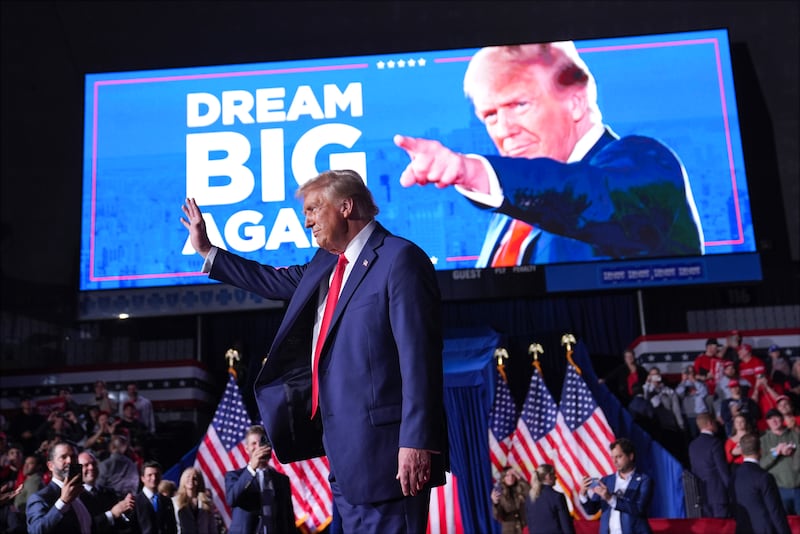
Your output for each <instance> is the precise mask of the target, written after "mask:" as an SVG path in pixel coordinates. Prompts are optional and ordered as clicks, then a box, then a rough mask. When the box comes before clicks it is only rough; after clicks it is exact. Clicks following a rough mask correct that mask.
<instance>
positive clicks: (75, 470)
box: [67, 462, 83, 484]
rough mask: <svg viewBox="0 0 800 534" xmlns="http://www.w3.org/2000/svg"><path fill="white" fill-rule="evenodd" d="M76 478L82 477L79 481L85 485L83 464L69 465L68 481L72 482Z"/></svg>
mask: <svg viewBox="0 0 800 534" xmlns="http://www.w3.org/2000/svg"><path fill="white" fill-rule="evenodd" d="M76 476H79V477H80V478H79V479H78V481H79V482H80V483H81V484H83V466H81V464H79V463H78V462H74V463H71V464H69V474H68V475H67V480H72V479H73V478H75V477H76Z"/></svg>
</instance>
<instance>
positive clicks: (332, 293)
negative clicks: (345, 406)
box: [311, 254, 347, 419]
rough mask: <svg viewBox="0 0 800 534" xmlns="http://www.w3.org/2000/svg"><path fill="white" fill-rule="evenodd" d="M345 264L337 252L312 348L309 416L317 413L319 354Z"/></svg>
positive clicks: (334, 307)
mask: <svg viewBox="0 0 800 534" xmlns="http://www.w3.org/2000/svg"><path fill="white" fill-rule="evenodd" d="M346 265H347V258H345V257H344V254H339V261H337V262H336V270H335V271H334V272H333V279H332V280H331V287H330V288H329V289H328V298H327V299H326V300H325V312H324V313H323V314H322V323H321V324H320V325H319V336H317V346H316V348H315V349H314V365H313V366H312V371H311V418H312V419H313V418H314V415H315V414H316V413H317V406H319V373H318V371H317V369H318V368H319V356H320V353H321V352H322V345H324V344H325V336H326V334H327V333H328V327H329V326H330V325H331V319H332V318H333V310H335V309H336V303H337V302H338V301H339V291H340V290H341V289H342V279H343V278H344V268H345V266H346Z"/></svg>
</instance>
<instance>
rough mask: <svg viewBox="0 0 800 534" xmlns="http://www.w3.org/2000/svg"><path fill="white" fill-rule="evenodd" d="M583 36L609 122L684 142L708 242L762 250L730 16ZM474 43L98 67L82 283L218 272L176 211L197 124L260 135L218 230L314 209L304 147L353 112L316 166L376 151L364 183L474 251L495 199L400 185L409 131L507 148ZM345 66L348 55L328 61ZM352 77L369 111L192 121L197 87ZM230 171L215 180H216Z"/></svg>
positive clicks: (461, 260)
mask: <svg viewBox="0 0 800 534" xmlns="http://www.w3.org/2000/svg"><path fill="white" fill-rule="evenodd" d="M575 44H576V46H577V48H578V50H579V52H580V53H581V56H582V58H583V59H584V61H585V62H586V64H587V65H588V67H589V69H590V70H591V71H592V73H593V74H594V76H595V79H596V80H597V85H598V100H599V107H600V110H601V111H602V113H603V121H604V123H606V124H607V125H609V126H610V127H611V128H612V129H613V130H614V132H616V133H617V134H618V135H620V136H625V135H629V134H637V135H646V136H651V137H654V138H656V139H658V140H660V141H662V142H663V143H664V144H666V145H667V146H669V147H670V148H671V149H672V150H674V151H675V153H676V154H677V155H678V156H679V157H680V159H681V161H682V162H683V164H684V166H685V168H686V171H687V174H688V176H689V180H690V183H691V188H692V192H693V195H694V198H695V202H696V204H697V207H698V211H699V214H700V219H701V223H702V227H703V231H704V234H705V241H706V254H725V253H740V252H753V251H754V250H755V240H754V236H753V229H752V223H751V217H750V205H749V199H748V194H747V186H746V180H745V173H744V161H743V156H742V150H741V141H740V135H739V123H738V117H737V115H736V101H735V95H734V89H733V79H732V75H731V68H730V57H729V49H728V40H727V35H726V32H725V31H721V30H720V31H705V32H692V33H684V34H673V35H658V36H646V37H629V38H615V39H601V40H591V41H576V42H575ZM651 45H652V46H651ZM476 50H477V49H466V50H450V51H439V52H415V53H398V54H391V55H388V54H387V55H382V56H362V57H355V58H339V59H323V60H305V61H293V62H281V63H269V64H258V65H236V66H224V67H200V68H191V69H171V70H160V71H148V72H129V73H110V74H94V75H89V76H87V78H86V96H85V104H86V128H85V152H84V187H83V209H82V246H81V269H80V276H81V280H80V288H81V289H82V290H93V289H112V288H133V287H151V286H163V285H179V284H198V283H207V282H208V280H207V277H206V276H205V275H199V274H197V271H199V268H200V265H201V259H200V257H199V256H198V255H196V254H191V255H184V254H182V253H181V251H182V250H183V248H184V244H185V242H186V230H185V229H184V228H183V226H182V225H181V224H180V222H179V217H180V216H181V211H180V206H181V203H182V202H183V199H184V198H185V197H186V194H187V183H186V166H187V162H186V139H187V135H189V134H198V133H207V132H236V133H238V134H241V135H243V136H245V137H246V138H247V140H248V142H249V144H250V148H251V153H250V157H249V159H248V161H247V167H248V168H249V169H250V170H251V171H252V172H253V175H254V176H255V188H254V190H253V192H252V194H251V195H250V196H249V197H248V198H247V199H246V200H244V201H242V202H238V203H236V204H233V205H206V206H202V205H201V208H202V209H203V211H205V212H208V213H210V214H211V215H212V216H213V218H214V221H215V222H216V223H217V225H218V226H219V230H220V232H224V226H225V223H226V221H228V219H229V218H230V217H231V216H232V215H234V214H236V213H237V212H241V211H242V210H255V211H257V212H260V213H262V214H263V220H262V221H261V223H260V224H262V225H264V226H265V227H266V230H265V231H266V234H267V235H269V233H270V231H271V229H272V225H273V222H274V221H275V218H276V217H277V215H278V212H279V210H280V209H281V208H290V209H291V210H294V212H295V213H296V216H297V218H298V220H299V222H300V224H302V222H303V219H302V210H301V205H300V203H299V201H297V200H296V199H295V198H294V192H295V190H296V189H297V185H298V183H297V181H296V180H295V179H294V176H293V174H292V165H291V158H292V152H293V149H294V146H295V144H296V143H297V141H298V140H299V139H300V138H301V137H302V136H303V134H305V133H307V132H308V131H309V130H311V129H312V128H315V127H318V126H321V125H323V124H331V123H336V124H345V125H348V126H351V127H354V128H356V129H358V130H360V132H361V136H360V137H359V139H358V140H357V141H356V143H355V145H354V146H353V147H352V148H349V149H348V148H346V147H343V146H340V145H336V144H332V145H329V146H326V147H324V148H323V149H321V150H320V151H319V153H318V154H317V157H316V160H315V164H316V169H318V170H319V171H322V170H325V169H327V168H329V167H330V163H329V159H328V157H329V156H330V155H331V154H334V153H350V152H365V153H366V162H367V163H366V165H367V167H366V178H367V183H368V185H369V187H370V189H371V190H372V192H373V194H374V195H375V200H376V202H377V204H378V206H379V207H380V209H381V213H380V214H379V216H378V220H379V221H381V223H382V224H383V225H384V226H386V227H387V228H388V229H389V230H390V231H392V232H394V233H396V234H399V235H402V236H404V237H407V238H409V239H411V240H412V241H414V242H416V243H418V244H419V245H420V246H421V247H422V248H423V249H424V250H425V251H426V252H427V253H428V254H429V255H430V256H431V257H435V258H436V259H437V262H436V268H437V269H458V268H469V267H472V266H474V263H475V258H476V257H477V255H478V253H479V251H480V247H481V244H482V242H483V237H484V233H485V230H486V226H487V223H488V220H489V217H490V216H491V213H490V212H488V211H484V210H480V209H477V208H476V207H474V206H473V205H472V204H471V203H469V202H468V201H466V200H465V199H464V198H463V197H462V196H461V195H459V194H458V193H457V192H456V191H455V190H453V189H452V188H447V189H443V190H438V189H435V188H433V187H431V186H428V187H425V188H423V187H419V186H415V187H411V188H403V187H401V186H400V184H399V181H398V178H399V175H400V173H401V172H402V170H403V169H404V168H405V166H406V164H407V163H408V157H407V156H406V154H405V152H404V151H402V150H401V149H399V148H397V147H396V146H395V145H394V144H393V142H392V137H393V136H394V135H395V134H397V133H401V134H404V135H410V136H418V137H426V138H431V139H437V140H439V141H441V142H442V143H443V144H444V145H446V146H448V147H450V148H451V149H453V150H456V151H459V152H465V153H479V154H495V153H496V151H495V149H494V146H493V145H492V143H491V141H490V140H489V138H488V136H487V135H486V133H485V130H484V128H483V126H482V125H481V123H480V122H479V121H478V120H477V119H476V118H475V116H474V114H473V111H472V107H471V104H470V103H469V102H468V101H467V100H466V98H465V97H464V95H463V91H462V79H463V74H464V70H465V69H466V66H467V61H468V58H469V57H470V56H471V55H472V54H473V53H474V52H475V51H476ZM420 58H422V59H424V60H425V65H424V66H420V65H419V64H416V65H415V66H413V67H411V66H409V65H406V66H404V67H403V68H399V67H397V66H395V67H394V68H388V66H386V65H385V63H384V68H379V62H388V61H392V60H393V61H397V60H404V61H408V60H409V59H413V60H414V61H415V62H417V61H418V60H419V59H420ZM339 66H343V67H342V68H341V69H339V70H326V69H329V68H334V67H339ZM313 69H321V70H313ZM264 71H266V72H264ZM276 71H280V72H276ZM286 71H290V72H286ZM254 72H255V73H256V74H254ZM720 76H721V84H722V85H720ZM353 82H359V83H361V88H362V95H363V116H360V117H353V116H351V114H350V112H349V111H350V110H346V111H344V112H343V111H341V110H339V111H338V113H337V116H336V117H335V118H326V119H322V120H318V119H312V118H310V117H308V116H300V118H299V119H298V120H296V121H292V122H271V123H260V124H259V123H254V124H241V123H240V122H238V121H236V122H234V124H232V125H229V126H226V125H223V124H222V121H221V120H217V121H216V122H214V123H213V124H211V125H209V126H204V127H192V128H190V127H188V126H187V117H186V114H187V110H186V107H187V104H186V99H187V94H189V93H200V92H202V93H211V94H214V95H216V96H217V97H219V96H220V94H221V93H222V92H223V91H231V90H242V91H247V92H249V93H251V94H255V91H256V90H257V89H261V88H276V87H282V88H285V91H286V97H285V99H284V100H285V107H284V110H286V109H288V107H289V104H290V102H291V100H292V96H293V95H294V93H295V91H296V90H297V88H298V87H299V86H310V87H311V88H312V90H313V92H314V95H315V96H317V98H318V99H319V101H320V103H321V102H322V96H321V95H322V87H323V85H325V84H335V85H336V86H337V87H339V88H340V89H344V88H345V87H347V86H348V84H350V83H353ZM723 95H724V98H725V100H724V102H723V100H722V97H723ZM723 104H724V106H726V111H727V116H726V117H725V116H723ZM95 120H96V128H95ZM726 120H727V125H726ZM726 126H727V132H729V138H728V137H726ZM267 129H270V130H271V129H281V130H283V136H284V146H283V153H284V160H285V201H283V202H280V203H277V202H270V203H264V202H262V201H261V182H262V180H261V147H260V135H261V131H262V130H267ZM95 136H96V139H97V142H96V148H95V145H94V139H95ZM728 139H729V141H728ZM729 144H730V150H729ZM223 155H224V153H220V154H217V156H216V157H222V156H223ZM731 164H732V165H733V175H732V172H731ZM93 178H94V181H93ZM227 181H228V179H227V178H225V177H213V178H211V180H210V182H211V184H214V185H224V184H225V183H227ZM734 187H735V192H736V195H735V196H734ZM92 232H93V233H92ZM240 235H241V231H240ZM307 238H308V239H309V240H310V233H308V232H307ZM215 244H217V243H215ZM230 249H231V250H234V249H233V248H230ZM234 251H235V250H234ZM314 251H315V248H313V247H309V248H297V247H295V246H294V245H293V244H291V243H285V244H282V245H281V246H280V247H279V248H278V249H277V250H259V251H256V252H248V253H245V254H243V255H245V256H246V257H248V258H251V259H254V260H256V261H259V262H262V263H268V264H272V265H278V266H281V265H290V264H294V263H302V262H305V261H307V260H308V259H310V257H311V256H312V255H313V253H314Z"/></svg>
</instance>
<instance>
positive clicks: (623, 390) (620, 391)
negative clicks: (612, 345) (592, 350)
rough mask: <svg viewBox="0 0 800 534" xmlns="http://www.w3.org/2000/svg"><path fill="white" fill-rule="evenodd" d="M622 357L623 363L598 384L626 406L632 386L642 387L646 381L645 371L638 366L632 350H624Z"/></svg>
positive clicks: (630, 396) (631, 392) (631, 393)
mask: <svg viewBox="0 0 800 534" xmlns="http://www.w3.org/2000/svg"><path fill="white" fill-rule="evenodd" d="M622 357H623V360H624V362H623V363H622V364H620V365H619V366H618V367H616V368H615V369H614V370H612V371H611V372H610V373H609V374H608V375H606V377H605V378H601V379H599V380H598V382H599V383H601V384H606V385H607V386H608V388H609V389H610V390H611V391H612V392H613V393H614V395H616V396H617V398H618V399H619V400H620V402H622V404H623V405H625V406H627V405H628V403H629V402H630V400H631V398H632V397H633V395H634V393H633V387H634V385H635V384H640V385H642V386H643V385H644V383H645V382H646V381H647V369H645V368H644V367H642V366H641V365H640V364H639V362H638V361H637V360H636V354H635V353H634V352H633V351H632V350H626V351H625V352H624V353H623V355H622Z"/></svg>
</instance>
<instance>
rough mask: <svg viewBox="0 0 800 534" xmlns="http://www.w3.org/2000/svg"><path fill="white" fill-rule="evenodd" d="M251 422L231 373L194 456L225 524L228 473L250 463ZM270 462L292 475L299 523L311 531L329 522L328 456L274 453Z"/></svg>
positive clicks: (227, 517)
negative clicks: (297, 458)
mask: <svg viewBox="0 0 800 534" xmlns="http://www.w3.org/2000/svg"><path fill="white" fill-rule="evenodd" d="M251 424H252V422H251V420H250V417H249V416H248V415H247V410H246V409H245V407H244V403H243V402H242V394H241V392H240V391H239V386H238V385H237V384H236V378H235V377H234V375H233V374H232V373H231V374H230V375H229V377H228V384H227V386H226V387H225V393H224V394H223V395H222V400H221V401H220V403H219V406H217V411H216V412H215V413H214V418H213V419H212V420H211V424H210V425H208V430H207V431H206V435H205V436H204V437H203V441H202V442H201V443H200V446H199V447H198V449H197V457H196V459H195V467H197V468H198V469H200V471H201V472H202V473H203V476H204V477H205V479H206V483H207V485H208V486H209V487H210V488H211V489H212V492H213V495H214V504H215V505H216V507H217V510H218V512H219V514H220V515H221V516H222V519H223V521H224V522H225V526H226V527H229V526H230V523H231V509H230V507H229V506H228V503H227V502H225V473H226V472H227V471H232V470H234V469H240V468H242V467H244V466H245V465H246V464H247V460H248V455H247V450H246V449H245V447H244V438H245V433H246V432H247V428H248V427H249V426H250V425H251ZM270 463H271V465H272V467H274V468H275V469H276V470H277V471H280V472H281V473H284V474H285V475H286V476H288V477H289V480H290V482H291V485H292V504H293V506H294V513H295V516H296V523H297V524H298V525H305V527H306V529H307V530H309V531H312V532H313V531H316V530H318V529H321V528H323V527H325V526H326V525H327V524H328V523H330V520H331V513H332V494H331V487H330V484H329V483H328V472H329V467H328V459H327V457H322V458H313V459H311V460H304V461H302V462H294V463H289V464H279V463H278V462H277V461H276V460H275V457H274V456H273V457H272V460H271V461H270Z"/></svg>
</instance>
